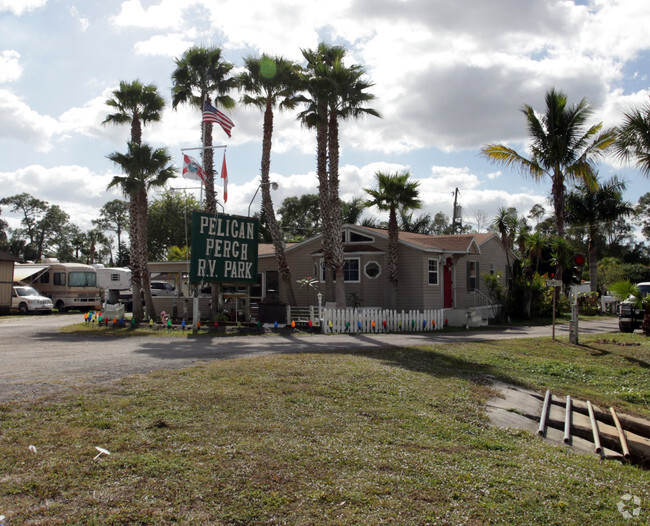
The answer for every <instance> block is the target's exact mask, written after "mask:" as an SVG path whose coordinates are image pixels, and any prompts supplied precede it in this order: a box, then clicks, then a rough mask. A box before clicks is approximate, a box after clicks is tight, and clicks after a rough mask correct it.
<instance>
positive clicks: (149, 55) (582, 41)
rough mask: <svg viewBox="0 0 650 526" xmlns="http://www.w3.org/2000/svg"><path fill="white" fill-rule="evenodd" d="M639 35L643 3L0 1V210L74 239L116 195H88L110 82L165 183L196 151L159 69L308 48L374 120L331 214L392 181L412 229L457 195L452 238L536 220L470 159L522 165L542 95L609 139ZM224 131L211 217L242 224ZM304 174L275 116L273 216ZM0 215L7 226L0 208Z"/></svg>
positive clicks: (253, 171)
mask: <svg viewBox="0 0 650 526" xmlns="http://www.w3.org/2000/svg"><path fill="white" fill-rule="evenodd" d="M648 27H650V2H648V1H647V0H588V1H579V0H575V1H573V0H526V1H521V0H494V1H490V2H487V1H485V0H462V1H452V0H329V1H328V2H322V1H316V0H246V1H241V0H0V153H1V156H0V197H5V196H9V195H13V194H16V193H20V192H28V193H30V194H32V195H34V196H36V197H38V198H39V199H42V200H45V201H47V202H48V203H50V204H58V205H59V206H61V207H62V208H63V209H64V210H66V211H67V212H68V213H69V214H70V216H71V218H72V221H73V222H74V223H76V224H77V225H78V226H80V227H81V228H83V229H88V228H90V227H91V223H90V221H91V219H94V218H96V217H97V216H98V210H99V208H100V207H101V206H102V205H103V204H104V203H105V202H106V201H108V200H110V199H115V198H121V197H122V196H121V194H120V193H119V192H118V191H110V192H108V191H106V186H107V184H108V182H109V181H110V180H111V179H112V177H113V175H115V173H116V172H115V170H116V168H115V167H114V166H112V164H111V163H110V161H108V160H107V159H106V155H107V154H108V153H110V152H114V151H125V149H126V140H127V137H128V133H129V130H128V127H111V126H102V125H101V122H102V121H103V120H104V118H105V116H106V114H107V107H106V106H105V101H106V99H107V98H109V97H110V96H111V93H112V91H113V90H114V89H116V87H117V86H118V84H119V81H120V80H126V81H132V80H134V79H140V80H141V81H142V82H143V83H154V84H156V86H157V87H158V89H159V91H160V93H161V94H162V95H163V97H164V98H165V99H166V101H167V104H168V106H167V107H166V108H165V111H164V118H163V120H162V122H160V123H157V124H155V125H153V126H150V127H147V128H146V129H145V130H144V134H143V136H144V140H145V141H146V142H148V143H150V144H152V145H153V146H155V147H163V146H164V147H166V148H168V150H169V152H170V153H171V154H172V155H173V158H174V163H175V164H176V166H177V167H182V157H181V148H188V147H192V146H198V144H199V139H200V135H199V123H200V115H199V113H198V112H197V111H196V110H193V109H190V108H185V107H181V108H179V109H178V111H176V110H172V109H171V78H170V77H171V73H172V71H173V69H174V58H175V57H180V56H181V55H182V53H183V52H184V51H185V50H186V49H187V48H189V47H191V46H193V45H203V46H219V47H221V48H222V50H223V52H224V55H225V57H226V59H227V60H229V61H230V62H232V63H233V64H234V65H235V67H236V68H237V69H239V68H241V67H242V64H243V57H246V56H249V55H253V56H255V55H259V54H261V53H267V54H274V55H282V56H284V57H286V58H289V59H293V60H295V61H297V62H300V63H302V55H301V48H302V49H307V48H315V47H316V46H317V45H318V43H319V42H320V41H326V42H329V43H335V44H340V45H343V46H345V47H346V48H347V50H348V53H347V63H348V64H353V63H354V64H362V65H363V66H365V68H366V69H367V72H368V76H369V78H370V80H371V81H372V82H373V83H374V86H373V88H372V92H373V93H374V94H375V95H376V97H377V99H376V101H375V102H374V104H373V107H374V108H375V109H377V110H379V111H380V112H381V113H382V116H383V118H382V119H377V118H366V119H364V120H361V121H358V122H346V123H343V124H342V126H341V148H342V154H341V178H342V184H341V197H342V198H343V199H346V200H348V199H351V198H352V197H354V196H361V195H363V191H362V189H363V188H364V187H369V186H372V184H373V175H374V173H375V172H376V171H377V170H379V169H382V170H390V171H397V170H405V169H408V170H410V172H411V173H412V175H413V176H414V177H415V178H416V179H418V180H419V181H420V183H421V185H420V189H421V198H422V200H423V203H424V207H423V210H422V212H424V213H430V214H431V215H434V214H436V213H437V212H440V211H442V212H444V213H445V214H447V215H448V216H450V215H451V210H452V204H453V195H452V194H453V192H454V189H455V188H458V189H459V192H460V202H461V204H462V206H463V209H464V221H465V222H469V223H474V222H475V221H476V215H477V213H479V212H482V213H483V214H485V215H486V216H487V217H488V218H492V217H493V216H494V215H495V213H496V211H497V209H498V208H499V207H501V206H514V207H516V208H517V209H518V210H519V212H520V214H526V213H527V212H528V211H529V210H530V208H531V207H532V206H533V205H534V204H535V203H541V204H543V205H545V206H546V205H547V197H548V195H549V192H550V183H549V181H542V182H536V181H532V180H529V179H525V178H523V177H522V176H520V175H519V174H518V173H517V172H513V171H510V170H508V169H507V168H502V167H500V166H495V165H491V164H489V163H487V162H486V161H485V160H483V159H482V158H480V157H479V155H478V151H479V149H480V147H481V146H483V145H485V144H488V143H493V142H505V143H508V144H510V145H511V146H513V147H514V148H516V149H518V150H519V151H525V148H526V142H525V141H526V127H525V121H524V116H523V114H522V113H521V111H520V109H521V108H522V106H523V105H524V104H529V105H531V106H533V107H535V108H538V109H539V110H543V100H544V94H545V92H546V91H547V90H548V89H550V88H551V87H555V88H556V89H559V90H562V91H564V92H566V93H567V95H568V96H569V101H570V103H575V102H577V101H578V100H580V99H581V98H583V97H586V98H587V99H588V100H589V101H590V103H591V104H592V106H593V107H594V109H595V115H594V119H595V121H598V122H600V121H602V122H603V123H604V124H605V125H606V126H613V125H616V124H618V123H619V122H620V118H621V112H622V110H623V109H624V108H627V107H632V106H638V105H640V104H643V103H645V102H646V101H648V96H649V95H650V91H649V83H648V74H649V73H650V32H649V31H648ZM233 95H234V96H235V97H236V98H238V97H239V95H237V94H233ZM229 115H230V117H231V118H232V120H233V121H234V122H235V128H234V129H233V134H232V138H231V139H228V138H227V136H226V135H225V134H223V133H221V131H220V130H218V129H215V132H214V137H215V143H217V142H221V143H222V144H224V145H227V162H228V173H229V192H228V193H229V199H228V203H227V204H226V211H227V212H228V213H233V214H246V212H247V208H248V205H249V202H250V200H251V198H252V197H253V194H254V193H255V190H256V188H257V184H258V181H259V173H260V154H261V127H262V116H261V114H260V113H259V111H257V110H252V109H244V108H240V107H238V108H236V109H235V110H233V111H231V112H230V113H229ZM220 155H221V154H220V153H218V154H217V155H216V159H217V161H216V163H215V164H216V165H217V167H220V163H221V157H220ZM314 170H315V143H314V137H313V134H312V133H311V132H309V131H307V130H305V129H303V128H301V127H300V125H299V124H298V123H297V121H296V119H295V114H284V115H278V116H277V118H276V127H275V134H274V145H273V155H272V160H271V172H272V180H275V181H277V182H278V183H279V189H278V190H277V191H276V192H274V193H273V197H274V200H275V201H276V204H277V206H279V205H280V204H281V202H282V200H283V199H284V198H285V197H288V196H291V195H300V194H303V193H314V192H316V191H317V186H316V177H315V172H314ZM600 174H601V178H607V177H610V176H611V175H614V174H618V175H620V176H622V177H623V178H624V179H625V180H626V181H627V182H628V191H627V194H626V198H627V199H628V200H630V201H633V202H635V203H636V201H637V200H638V198H639V196H640V195H642V194H643V193H645V192H647V191H650V185H649V184H648V183H649V181H648V179H647V178H643V177H642V176H641V175H640V174H639V173H638V172H637V171H636V170H634V169H632V168H630V167H625V166H620V165H618V164H617V163H616V162H615V161H614V160H613V159H608V160H605V161H604V162H603V163H602V165H601V167H600ZM173 186H174V187H195V186H196V183H195V182H192V181H184V180H182V179H180V178H179V179H175V180H174V181H173ZM196 193H197V197H198V192H196ZM258 208H259V195H258V196H257V200H256V202H255V203H254V204H253V209H254V210H255V209H258ZM548 210H549V211H550V207H549V208H548ZM371 213H372V212H371ZM372 215H376V213H372ZM2 217H3V218H4V219H7V220H8V221H9V222H10V225H11V226H17V225H18V218H17V217H15V216H12V215H11V214H10V213H9V211H8V210H6V209H5V210H3V211H2Z"/></svg>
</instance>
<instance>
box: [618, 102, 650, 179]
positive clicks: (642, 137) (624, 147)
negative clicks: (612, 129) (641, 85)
mask: <svg viewBox="0 0 650 526" xmlns="http://www.w3.org/2000/svg"><path fill="white" fill-rule="evenodd" d="M616 131H617V134H618V137H617V139H616V143H615V145H614V150H615V152H616V155H617V156H618V157H619V158H621V159H622V160H624V161H626V162H632V163H633V164H634V165H635V166H636V167H637V168H638V169H639V170H640V171H641V173H643V174H644V175H646V176H648V175H650V102H647V103H646V104H644V105H643V106H642V107H640V108H631V109H628V110H626V111H625V112H624V114H623V123H622V124H621V125H620V126H619V127H618V128H617V129H616Z"/></svg>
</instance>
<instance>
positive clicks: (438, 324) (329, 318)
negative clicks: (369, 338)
mask: <svg viewBox="0 0 650 526" xmlns="http://www.w3.org/2000/svg"><path fill="white" fill-rule="evenodd" d="M444 326H445V315H444V310H443V309H428V310H424V311H417V310H409V311H401V312H397V311H393V310H384V309H369V308H362V309H325V310H323V325H322V330H323V332H324V333H327V334H329V333H342V334H343V333H362V332H429V331H437V330H442V329H443V328H444Z"/></svg>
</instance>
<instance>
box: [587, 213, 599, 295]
mask: <svg viewBox="0 0 650 526" xmlns="http://www.w3.org/2000/svg"><path fill="white" fill-rule="evenodd" d="M596 228H597V227H596V225H594V224H590V225H589V245H588V247H587V253H588V255H589V289H590V290H591V292H598V249H597V247H596Z"/></svg>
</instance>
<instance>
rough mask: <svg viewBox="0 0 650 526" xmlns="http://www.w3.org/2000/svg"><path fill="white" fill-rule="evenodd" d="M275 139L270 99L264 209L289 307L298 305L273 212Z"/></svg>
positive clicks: (264, 147)
mask: <svg viewBox="0 0 650 526" xmlns="http://www.w3.org/2000/svg"><path fill="white" fill-rule="evenodd" d="M272 137H273V106H272V105H271V100H270V99H269V100H268V101H267V104H266V110H265V112H264V133H263V141H262V208H263V209H264V215H265V216H266V223H267V226H268V229H269V232H270V234H271V239H272V241H273V248H274V250H275V258H276V260H277V262H278V270H279V273H280V281H281V284H282V285H281V287H280V297H281V299H282V301H284V302H285V303H288V304H289V305H296V296H295V293H294V291H293V282H292V279H291V270H290V269H289V264H288V263H287V257H286V255H285V252H284V249H285V245H284V239H283V238H282V232H280V226H279V225H278V222H277V220H276V218H275V211H274V210H273V201H272V199H271V188H270V186H271V185H270V180H269V172H270V170H271V145H272Z"/></svg>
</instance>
